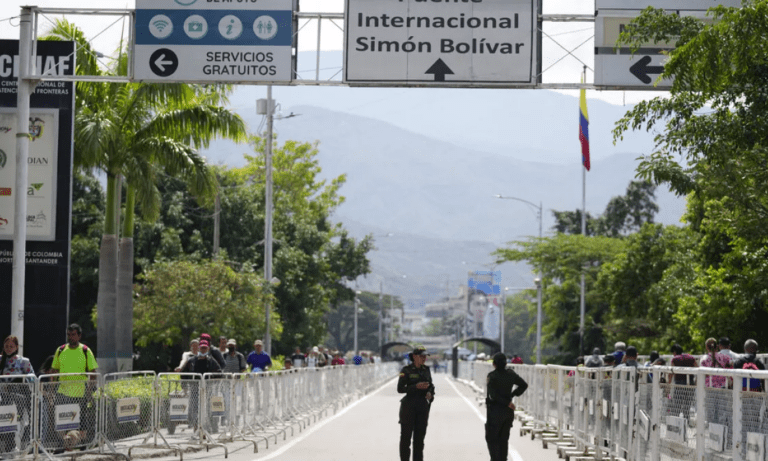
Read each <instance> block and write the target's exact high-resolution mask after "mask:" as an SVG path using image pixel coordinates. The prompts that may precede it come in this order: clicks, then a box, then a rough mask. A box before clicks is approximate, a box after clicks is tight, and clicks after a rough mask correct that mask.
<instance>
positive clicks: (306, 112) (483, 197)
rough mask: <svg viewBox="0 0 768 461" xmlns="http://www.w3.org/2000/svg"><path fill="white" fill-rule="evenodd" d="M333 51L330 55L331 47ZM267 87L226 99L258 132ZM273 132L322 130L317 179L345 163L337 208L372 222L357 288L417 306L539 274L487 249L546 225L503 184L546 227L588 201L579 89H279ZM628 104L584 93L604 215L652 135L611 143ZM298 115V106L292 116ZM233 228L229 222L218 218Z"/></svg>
mask: <svg viewBox="0 0 768 461" xmlns="http://www.w3.org/2000/svg"><path fill="white" fill-rule="evenodd" d="M326 55H328V56H330V58H328V59H331V58H333V57H334V56H336V55H335V54H333V53H325V54H324V56H326ZM265 93H266V92H265V89H264V87H259V86H239V87H236V90H235V92H234V94H233V95H232V97H231V98H230V99H231V101H232V107H233V108H234V109H235V110H236V111H237V112H238V113H239V114H240V115H241V116H243V118H244V119H245V120H246V122H247V123H248V125H249V127H250V129H251V130H252V131H253V132H256V131H258V130H259V128H260V127H261V129H262V130H263V123H262V122H263V117H262V116H259V115H256V113H255V105H256V99H259V98H264V97H266V94H265ZM273 95H274V96H273V97H274V98H275V99H276V101H277V103H278V104H279V107H278V117H277V119H276V120H275V132H276V133H277V139H278V142H284V141H285V140H289V139H290V140H298V141H308V142H318V148H319V155H318V161H319V164H320V166H321V168H322V177H323V178H324V179H329V178H333V177H337V176H339V175H341V174H346V175H347V182H346V183H345V184H344V186H343V187H342V190H341V194H342V195H343V196H345V197H346V201H345V202H344V203H343V204H342V205H341V206H340V207H339V208H338V210H337V211H336V213H335V215H334V217H333V219H334V220H336V221H340V222H343V223H344V226H345V227H346V228H347V229H349V230H350V232H351V234H352V235H353V236H356V237H363V236H364V235H367V234H372V235H373V236H374V239H375V241H376V247H377V249H376V250H375V251H373V252H372V253H371V254H370V259H371V261H372V266H373V272H372V273H371V274H369V275H368V276H367V277H365V278H360V279H359V280H358V287H359V288H360V289H365V290H370V291H378V290H379V289H380V287H381V286H382V284H383V290H384V292H385V293H393V294H396V295H399V296H402V297H403V298H405V299H406V300H407V302H408V305H409V306H411V307H413V308H418V307H419V306H420V305H423V304H424V303H428V302H431V301H433V300H435V299H437V298H440V297H445V296H447V295H454V294H455V293H457V292H458V287H459V285H465V284H466V279H467V272H468V271H474V270H489V269H494V270H500V271H502V283H503V284H504V285H505V286H514V287H526V286H532V285H533V282H532V279H533V275H532V274H531V271H530V269H529V268H528V267H527V266H526V265H525V264H509V263H507V264H503V265H496V264H494V261H493V257H491V256H490V253H491V252H492V251H493V250H494V249H496V248H498V247H500V246H503V245H504V244H505V243H506V242H509V241H512V240H520V239H524V238H526V237H527V236H534V235H538V226H539V222H538V218H537V212H538V210H537V209H536V208H534V207H533V206H530V205H527V204H525V203H522V202H519V201H515V200H499V199H498V198H496V197H495V195H497V194H501V195H503V196H509V197H516V198H520V199H523V200H526V201H529V202H533V203H535V204H536V205H538V204H539V203H541V204H542V205H543V209H544V213H543V215H544V216H543V233H544V235H545V236H546V235H551V234H552V230H551V227H552V225H553V224H554V219H553V215H552V212H551V211H552V210H575V209H577V208H581V201H582V170H583V169H582V167H581V163H580V157H581V153H580V147H579V142H578V98H577V97H574V96H573V95H568V94H561V93H558V92H554V91H546V90H495V89H494V90H479V89H429V88H418V89H417V88H346V87H338V86H336V87H325V86H323V87H317V86H304V87H301V86H300V87H274V90H273ZM628 109H629V107H625V106H615V105H611V104H608V103H605V102H602V101H590V103H589V115H590V146H591V152H592V162H591V163H592V169H591V171H589V172H588V173H587V174H586V204H587V205H586V206H587V211H589V212H590V213H592V214H593V215H597V214H600V213H602V211H603V210H604V208H605V206H606V204H607V203H608V201H609V200H610V199H611V198H612V197H614V196H617V195H623V194H624V192H625V190H626V187H627V185H628V184H629V182H630V181H631V180H632V179H634V177H635V168H636V166H637V163H638V160H637V159H638V157H639V156H641V155H642V154H643V153H647V152H650V149H651V148H652V146H653V139H652V137H653V133H644V132H642V133H630V134H629V135H627V136H625V139H624V141H623V142H619V143H617V144H616V145H614V144H613V136H612V133H611V130H612V129H613V127H614V124H615V122H616V121H617V120H618V119H619V118H620V117H622V116H623V115H624V113H625V112H626V111H627V110H628ZM290 114H293V115H294V116H293V117H287V116H288V115H290ZM243 153H251V152H249V150H248V147H246V146H242V145H235V144H232V143H230V142H227V141H217V142H215V143H214V144H213V145H212V146H211V147H210V148H209V149H208V150H207V151H206V152H205V153H204V154H205V155H206V156H207V157H208V159H209V162H210V163H213V164H228V165H230V166H239V165H242V164H243V163H244V160H243V156H242V154H243ZM656 198H657V203H658V204H659V207H660V212H659V214H658V215H657V218H656V221H658V222H662V223H665V224H678V223H679V220H680V216H681V215H682V213H683V211H684V208H685V201H684V199H683V198H678V197H675V196H674V195H673V194H671V193H670V192H669V191H668V190H666V189H662V188H659V189H658V190H657V197H656ZM224 231H225V230H224Z"/></svg>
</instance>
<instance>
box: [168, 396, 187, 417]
mask: <svg viewBox="0 0 768 461" xmlns="http://www.w3.org/2000/svg"><path fill="white" fill-rule="evenodd" d="M170 410H171V411H170V414H169V415H170V418H171V421H186V420H187V414H188V413H189V399H171V409H170Z"/></svg>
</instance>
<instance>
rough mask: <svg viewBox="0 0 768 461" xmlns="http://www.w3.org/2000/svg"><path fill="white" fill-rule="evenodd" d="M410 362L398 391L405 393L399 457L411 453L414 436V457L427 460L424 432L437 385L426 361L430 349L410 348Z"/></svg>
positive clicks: (402, 459)
mask: <svg viewBox="0 0 768 461" xmlns="http://www.w3.org/2000/svg"><path fill="white" fill-rule="evenodd" d="M408 355H409V358H410V359H411V362H412V363H411V364H410V365H407V366H405V367H403V368H402V369H401V370H400V378H399V379H398V381H397V392H398V393H400V394H405V397H403V398H402V399H401V400H400V461H409V460H410V457H411V438H413V461H424V436H425V435H427V422H428V421H429V409H430V407H431V405H432V402H433V401H434V400H435V385H434V384H432V375H431V374H430V372H429V367H428V366H426V365H425V362H426V361H427V357H428V356H429V354H427V350H426V349H425V348H424V347H423V346H417V347H416V348H414V349H413V352H411V353H410V354H408Z"/></svg>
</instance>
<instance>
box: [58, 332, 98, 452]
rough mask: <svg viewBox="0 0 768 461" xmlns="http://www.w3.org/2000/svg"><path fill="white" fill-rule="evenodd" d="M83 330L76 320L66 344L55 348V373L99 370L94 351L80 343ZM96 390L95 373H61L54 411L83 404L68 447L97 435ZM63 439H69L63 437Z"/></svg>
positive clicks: (68, 333) (82, 442)
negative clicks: (76, 427) (78, 421)
mask: <svg viewBox="0 0 768 461" xmlns="http://www.w3.org/2000/svg"><path fill="white" fill-rule="evenodd" d="M82 336H83V330H82V328H80V325H78V324H76V323H73V324H71V325H70V326H69V327H67V344H64V345H63V346H61V347H59V348H58V349H56V353H55V354H54V356H53V363H52V364H51V368H52V369H53V370H54V372H56V373H97V372H98V364H97V363H96V357H94V356H93V351H91V349H90V348H89V347H88V346H86V345H85V344H81V343H80V338H81V337H82ZM94 392H96V375H95V374H91V375H90V376H86V375H82V374H80V375H65V376H60V377H59V385H58V389H57V393H56V397H55V405H56V406H55V407H54V411H58V408H61V407H62V406H64V405H77V406H78V407H79V408H80V424H79V428H78V429H76V430H75V431H70V432H74V433H70V432H68V433H67V435H66V437H69V438H71V439H73V440H72V441H69V443H68V444H67V445H68V446H69V447H71V448H74V447H75V446H84V445H86V444H88V443H90V442H91V441H92V440H93V438H94V437H95V435H96V404H97V402H96V401H94V399H93V394H94ZM64 442H65V443H66V442H68V441H67V440H64Z"/></svg>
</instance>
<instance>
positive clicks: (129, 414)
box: [116, 397, 141, 423]
mask: <svg viewBox="0 0 768 461" xmlns="http://www.w3.org/2000/svg"><path fill="white" fill-rule="evenodd" d="M116 410H117V422H118V423H128V422H132V421H133V422H138V421H139V414H140V413H141V403H140V402H139V399H137V398H135V397H131V398H127V399H120V400H118V401H117V406H116Z"/></svg>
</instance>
